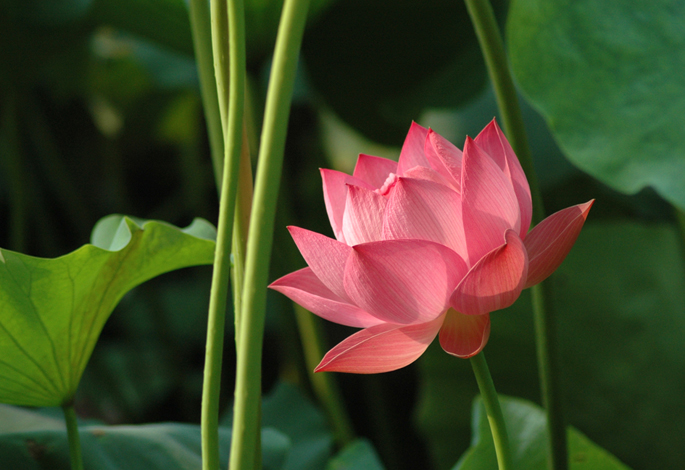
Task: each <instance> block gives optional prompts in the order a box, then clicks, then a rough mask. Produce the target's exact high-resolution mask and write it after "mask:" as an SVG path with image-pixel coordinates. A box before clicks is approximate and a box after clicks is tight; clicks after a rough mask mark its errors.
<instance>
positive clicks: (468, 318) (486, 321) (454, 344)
mask: <svg viewBox="0 0 685 470" xmlns="http://www.w3.org/2000/svg"><path fill="white" fill-rule="evenodd" d="M489 337H490V314H489V313H486V314H484V315H464V314H463V313H459V312H457V311H456V310H454V309H449V310H448V311H447V312H446V313H445V321H444V322H443V323H442V327H441V328H440V345H441V346H442V349H444V350H445V352H446V353H448V354H451V355H453V356H457V357H461V358H464V359H466V358H469V357H472V356H475V355H476V354H478V353H479V352H481V351H482V350H483V348H484V347H485V345H486V344H487V342H488V338H489Z"/></svg>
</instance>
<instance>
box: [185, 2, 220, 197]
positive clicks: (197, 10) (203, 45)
mask: <svg viewBox="0 0 685 470" xmlns="http://www.w3.org/2000/svg"><path fill="white" fill-rule="evenodd" d="M190 26H191V31H192V34H193V47H194V50H195V62H196V65H197V73H198V76H199V78H200V95H201V97H202V109H203V111H204V115H205V121H206V122H207V134H208V136H209V148H210V151H211V155H212V167H213V168H214V178H215V182H216V188H217V192H221V175H222V174H223V168H224V130H223V126H222V124H221V113H220V112H219V98H218V95H217V87H216V80H215V78H214V62H213V59H212V35H211V24H210V13H209V2H207V1H206V0H190Z"/></svg>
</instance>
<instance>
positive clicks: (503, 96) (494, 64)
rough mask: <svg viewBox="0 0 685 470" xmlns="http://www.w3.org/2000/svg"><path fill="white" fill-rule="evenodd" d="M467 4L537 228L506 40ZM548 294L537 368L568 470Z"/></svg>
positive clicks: (560, 466)
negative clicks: (521, 170) (523, 180)
mask: <svg viewBox="0 0 685 470" xmlns="http://www.w3.org/2000/svg"><path fill="white" fill-rule="evenodd" d="M465 3H466V7H467V9H468V12H469V15H470V16H471V21H472V22H473V25H474V29H475V31H476V36H478V41H479V42H480V45H481V50H482V52H483V56H484V58H485V63H486V65H487V68H488V74H489V75H490V79H491V80H492V84H493V87H494V89H495V96H496V97H497V105H498V107H499V109H500V113H501V115H502V122H503V126H504V131H505V134H506V135H507V138H508V139H509V142H510V143H511V146H512V148H513V149H514V152H515V153H516V155H517V156H518V158H519V161H520V162H521V166H522V167H523V170H524V172H525V173H526V178H527V179H528V184H529V185H530V192H531V196H532V200H533V223H534V224H537V223H539V222H540V221H542V219H543V218H544V213H545V210H544V206H543V203H542V195H541V191H540V187H539V185H538V182H537V176H536V174H535V168H534V166H533V158H532V155H531V152H530V148H529V146H528V139H527V137H526V130H525V126H524V124H523V115H522V114H521V108H520V106H519V102H518V97H517V95H516V87H515V86H514V80H513V78H512V76H511V71H510V69H509V61H508V60H507V55H506V52H505V50H504V42H503V41H502V35H501V34H500V31H499V28H498V26H497V21H496V19H495V14H494V12H493V10H492V6H491V5H490V3H489V2H488V0H465ZM549 292H550V286H549V281H545V282H543V283H542V284H539V285H537V286H533V287H532V289H531V293H532V298H533V316H534V318H535V337H536V347H537V357H538V369H539V371H540V389H541V392H542V401H543V404H544V406H545V409H546V412H547V422H548V427H547V430H548V433H549V446H550V447H549V459H550V460H549V467H550V468H551V469H554V470H566V469H567V468H568V451H567V447H566V446H567V443H566V425H565V423H564V418H563V406H562V399H561V388H560V386H559V374H558V370H559V368H558V359H557V352H556V329H555V326H556V322H555V320H554V310H553V307H552V305H551V302H550V299H551V296H550V295H549Z"/></svg>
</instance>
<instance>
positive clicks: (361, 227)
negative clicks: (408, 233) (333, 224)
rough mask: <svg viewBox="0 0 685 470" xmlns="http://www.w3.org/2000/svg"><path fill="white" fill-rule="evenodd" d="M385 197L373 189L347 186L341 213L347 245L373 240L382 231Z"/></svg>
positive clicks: (378, 237)
mask: <svg viewBox="0 0 685 470" xmlns="http://www.w3.org/2000/svg"><path fill="white" fill-rule="evenodd" d="M387 201H388V200H387V198H385V197H383V196H381V195H380V194H378V193H377V192H375V191H369V190H368V189H364V188H360V187H359V186H349V188H348V190H347V204H345V214H344V215H343V225H342V229H343V236H344V237H345V242H346V243H347V244H348V245H358V244H360V243H366V242H375V241H378V240H380V239H381V235H382V233H383V213H384V212H385V206H386V204H387Z"/></svg>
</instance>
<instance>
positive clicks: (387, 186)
mask: <svg viewBox="0 0 685 470" xmlns="http://www.w3.org/2000/svg"><path fill="white" fill-rule="evenodd" d="M399 179H400V177H399V176H397V175H396V174H395V173H390V174H389V175H388V177H387V178H386V179H385V183H383V186H381V187H380V188H378V189H376V190H375V192H376V193H378V194H380V195H381V196H387V195H388V193H389V192H390V190H391V189H392V187H393V186H395V184H396V183H397V182H398V181H399Z"/></svg>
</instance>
